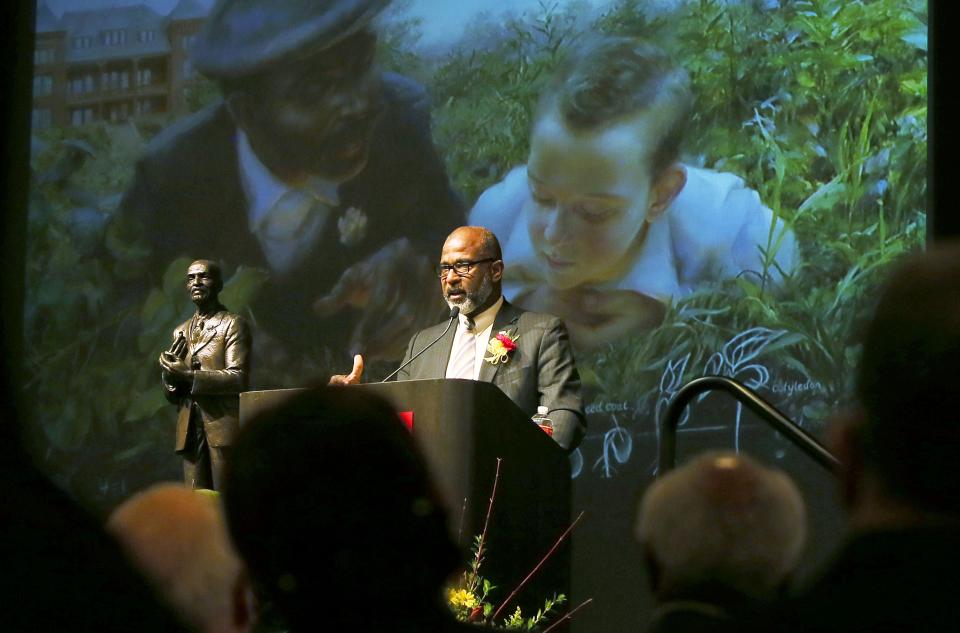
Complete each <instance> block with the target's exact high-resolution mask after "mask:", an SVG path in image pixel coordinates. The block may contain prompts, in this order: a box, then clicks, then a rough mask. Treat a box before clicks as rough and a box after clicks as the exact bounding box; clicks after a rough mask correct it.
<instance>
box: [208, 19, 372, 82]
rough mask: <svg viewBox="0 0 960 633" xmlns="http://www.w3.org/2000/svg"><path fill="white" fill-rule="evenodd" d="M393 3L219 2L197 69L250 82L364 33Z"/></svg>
mask: <svg viewBox="0 0 960 633" xmlns="http://www.w3.org/2000/svg"><path fill="white" fill-rule="evenodd" d="M389 1H390V0H219V1H218V2H217V4H216V6H214V7H213V9H212V10H211V11H210V15H209V17H208V18H207V21H206V24H204V28H203V31H201V33H200V36H199V37H198V38H197V41H196V44H195V45H194V48H193V51H192V56H193V64H194V67H195V68H196V69H197V70H199V71H200V72H201V73H203V74H205V75H207V76H208V77H212V78H229V77H244V76H247V75H251V74H255V73H259V72H261V71H265V70H268V69H270V68H271V67H273V66H276V65H278V64H282V63H284V62H287V61H289V60H292V59H300V58H303V57H308V56H310V55H312V54H314V53H317V52H320V51H322V50H324V49H326V48H329V47H331V46H333V45H334V44H336V43H338V42H340V41H341V40H343V39H344V38H346V37H349V36H350V35H352V34H354V33H356V32H357V31H359V30H360V29H362V28H364V27H365V26H366V25H367V24H369V22H370V21H371V20H372V19H373V18H374V17H375V16H376V15H377V14H378V13H380V11H382V10H383V9H384V7H386V6H387V4H388V3H389Z"/></svg>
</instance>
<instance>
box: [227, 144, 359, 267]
mask: <svg viewBox="0 0 960 633" xmlns="http://www.w3.org/2000/svg"><path fill="white" fill-rule="evenodd" d="M236 149H237V158H238V162H239V168H240V181H241V183H242V185H243V190H244V193H245V194H246V196H247V202H248V204H249V206H248V208H247V220H248V225H249V227H250V232H251V233H253V234H254V235H255V236H256V237H257V240H258V241H259V242H260V247H261V248H262V249H263V254H264V256H266V258H267V262H268V263H269V264H270V268H271V269H273V271H274V272H278V273H281V274H282V273H286V272H289V271H290V270H293V269H294V268H296V266H297V265H298V264H300V263H301V262H302V261H303V259H304V258H305V257H306V256H307V255H308V254H309V253H310V251H311V249H312V248H313V247H314V245H315V244H316V243H317V242H318V241H319V239H320V236H321V235H322V234H323V228H324V226H325V225H326V223H327V220H328V218H329V216H330V212H331V211H332V210H333V209H335V208H336V207H337V205H339V204H340V198H339V195H338V193H337V183H335V182H332V181H329V180H324V179H322V178H310V179H309V180H308V181H307V182H306V183H305V184H304V185H303V186H300V187H290V186H289V185H287V184H286V183H284V182H282V181H280V180H278V179H277V178H276V177H275V176H274V175H273V174H272V173H270V170H269V169H267V168H266V166H264V164H263V163H261V162H260V159H259V158H257V155H256V154H255V153H254V151H253V148H252V147H251V146H250V141H249V139H248V138H247V135H246V134H245V133H244V132H243V130H237V137H236Z"/></svg>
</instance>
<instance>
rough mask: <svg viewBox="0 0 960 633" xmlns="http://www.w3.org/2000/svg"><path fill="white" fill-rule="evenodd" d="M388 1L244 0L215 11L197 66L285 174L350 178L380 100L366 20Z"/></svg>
mask: <svg viewBox="0 0 960 633" xmlns="http://www.w3.org/2000/svg"><path fill="white" fill-rule="evenodd" d="M386 4H387V0H335V1H334V2H271V3H265V2H263V1H262V0H259V1H258V0H237V1H234V2H221V3H220V4H219V5H218V6H217V7H216V8H215V9H214V12H213V13H212V14H211V15H210V19H209V22H208V26H207V29H206V31H205V33H204V35H203V37H201V38H200V40H199V41H198V42H197V45H196V48H195V50H194V53H193V57H194V65H195V66H196V68H197V69H198V70H200V71H201V72H202V73H204V74H205V75H207V76H209V77H213V78H215V79H216V80H217V81H218V83H219V84H220V86H221V89H222V92H223V94H224V98H225V101H226V104H227V107H228V109H229V111H230V115H231V116H232V117H233V119H234V121H235V122H236V123H237V125H238V126H239V127H240V128H241V129H242V130H243V131H244V132H245V133H246V135H247V138H248V139H249V143H250V146H251V147H252V149H253V151H254V152H255V153H256V155H257V158H258V159H259V160H260V161H261V162H262V163H263V164H264V165H265V166H266V167H267V168H268V169H269V170H270V171H271V172H272V173H273V174H274V175H275V176H277V177H278V178H279V179H280V180H283V181H284V182H287V183H291V184H298V183H302V182H304V181H306V179H307V178H309V177H310V176H319V177H322V178H326V179H329V180H332V181H335V182H343V181H346V180H349V179H350V178H353V177H354V176H356V175H357V174H358V173H359V172H360V171H361V170H362V169H363V167H364V166H365V164H366V161H367V157H368V155H369V149H370V138H371V134H372V131H373V124H374V123H375V122H376V119H377V117H378V115H379V114H380V112H381V110H382V107H383V104H382V95H381V84H380V76H379V75H378V74H377V73H375V72H374V70H373V56H374V48H375V45H376V36H375V35H374V34H373V32H372V31H371V30H370V28H369V22H370V20H371V19H372V18H373V17H374V16H375V15H376V14H377V13H379V11H380V10H381V9H383V7H384V6H386ZM264 16H265V17H264Z"/></svg>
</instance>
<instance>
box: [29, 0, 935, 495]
mask: <svg viewBox="0 0 960 633" xmlns="http://www.w3.org/2000/svg"><path fill="white" fill-rule="evenodd" d="M646 4H647V3H644V2H640V1H639V0H623V1H621V2H619V3H615V4H613V5H611V6H610V8H609V9H608V10H607V11H606V13H605V14H603V15H601V16H599V17H598V18H596V19H595V20H594V22H593V23H589V22H587V21H586V20H585V18H584V17H583V16H584V15H585V12H584V10H583V6H581V5H577V4H570V5H557V4H548V3H544V4H541V5H540V7H539V9H538V10H535V11H533V12H532V13H529V14H527V15H526V16H524V17H521V18H516V19H513V20H512V21H508V22H507V23H505V24H501V23H499V22H497V21H496V20H493V19H492V18H489V17H487V18H483V19H478V21H477V23H476V24H474V25H471V27H468V33H469V37H468V38H467V39H465V40H464V41H463V42H462V43H461V44H460V45H458V46H456V47H454V49H453V50H452V51H451V52H449V53H445V54H444V55H443V56H442V57H440V58H427V57H424V56H422V55H419V54H416V52H415V50H414V49H413V48H412V46H413V45H414V44H415V43H416V42H417V40H418V33H419V29H421V28H424V27H423V25H421V24H419V23H417V22H416V21H409V20H408V21H405V22H397V23H394V24H392V25H390V26H388V29H387V33H386V35H385V37H384V38H383V48H382V50H381V61H382V63H383V64H384V66H386V67H388V68H390V69H393V70H398V71H400V72H403V73H406V74H409V75H411V76H414V77H416V78H417V79H419V80H420V81H422V82H424V83H425V84H426V85H427V87H428V89H429V91H430V93H431V96H432V98H433V121H434V138H435V141H436V144H437V146H438V148H439V149H440V151H441V152H442V153H443V154H444V157H445V159H446V161H447V165H448V170H449V173H450V177H451V179H452V180H453V182H454V185H455V187H456V188H457V189H458V190H459V191H461V192H462V193H463V194H464V197H465V198H466V199H467V200H468V201H473V200H474V199H475V198H476V196H477V195H479V193H480V192H482V191H483V190H484V188H486V187H488V186H489V185H491V184H493V183H495V182H496V181H498V180H499V179H500V178H501V177H502V176H503V175H504V174H505V173H506V172H507V171H508V170H509V169H510V168H511V167H513V166H515V165H517V164H520V163H522V162H523V161H524V160H525V158H526V153H527V149H528V147H527V143H528V130H529V127H530V123H531V116H532V113H533V110H534V106H535V103H536V99H537V95H538V93H539V91H540V89H541V87H542V86H543V83H544V81H545V80H546V79H547V77H548V76H549V74H550V71H551V69H552V68H553V67H554V66H555V65H556V63H557V62H558V60H559V59H560V58H561V57H562V55H563V53H564V51H565V50H566V49H567V48H568V47H570V46H572V45H575V44H576V43H577V41H579V40H580V39H581V38H582V37H584V35H583V33H586V32H589V31H600V32H605V33H616V34H624V35H632V36H640V37H645V38H649V39H651V40H653V41H655V42H657V43H659V44H660V45H662V46H663V47H665V48H666V49H667V50H669V51H671V52H672V53H673V54H674V55H675V57H676V58H677V59H678V60H679V61H681V62H682V63H683V64H684V66H685V67H686V68H687V69H688V71H689V73H690V75H691V78H692V81H693V86H694V92H695V94H696V97H697V103H696V108H695V114H694V117H693V121H692V122H691V125H690V127H689V133H688V137H687V143H686V146H685V148H684V156H685V160H687V161H688V162H690V163H693V164H698V165H703V166H706V167H709V168H716V169H721V170H724V171H730V172H734V173H736V174H738V175H741V176H743V177H744V178H745V179H746V181H747V183H748V184H749V185H750V186H751V187H753V188H754V189H756V190H757V191H758V192H759V194H760V197H761V199H762V200H763V201H764V202H765V204H767V205H768V206H769V207H770V208H771V209H773V211H774V212H775V213H776V214H777V215H778V216H779V217H781V218H783V219H784V220H785V221H786V222H787V224H788V225H789V226H791V227H792V229H793V230H794V231H795V233H796V235H797V238H798V241H799V244H800V247H801V251H802V260H803V262H804V263H803V265H802V267H801V268H800V269H799V270H798V271H797V272H796V273H795V274H794V275H792V276H791V277H789V278H788V279H787V280H786V281H785V283H784V284H783V287H782V288H780V289H778V290H777V291H776V292H773V291H772V290H771V289H770V288H768V287H765V286H764V285H763V284H762V283H760V282H759V281H757V280H754V279H750V278H740V279H737V280H734V281H730V282H726V283H724V284H720V285H719V286H717V287H715V288H709V289H705V290H704V291H703V292H701V293H698V294H697V295H695V296H693V297H690V298H688V299H685V300H683V301H681V302H677V303H676V304H674V305H672V306H671V307H670V309H669V312H668V315H667V319H666V321H665V322H664V323H663V325H661V326H660V327H659V328H657V329H656V330H655V331H653V332H652V333H650V334H647V335H644V336H642V337H637V338H636V339H635V340H624V341H622V342H620V343H619V344H618V345H616V346H609V347H608V348H606V349H602V350H600V351H598V352H595V353H593V354H591V355H590V356H587V357H581V358H580V359H579V360H580V364H581V368H582V373H583V374H584V377H585V379H586V380H587V382H588V383H589V384H590V385H591V386H592V387H593V388H594V389H596V390H597V391H598V392H599V393H602V394H604V395H605V396H606V397H609V399H610V400H630V401H636V402H639V403H640V405H641V407H642V408H643V409H644V410H645V411H647V412H649V415H648V416H646V417H645V418H644V420H638V421H635V424H637V425H638V428H639V425H641V424H644V423H647V424H649V421H650V420H651V419H652V415H653V412H654V410H655V409H656V407H657V404H658V400H659V399H662V397H663V395H664V393H668V392H669V391H670V388H675V387H676V386H679V384H682V382H684V381H686V380H689V379H691V378H694V377H696V376H699V375H701V374H702V373H703V371H704V368H705V367H707V366H710V367H712V368H714V369H716V370H718V371H725V372H727V373H736V372H737V371H739V372H741V377H742V378H749V376H748V375H747V374H746V373H744V372H746V371H747V370H746V369H744V368H745V367H748V365H747V364H745V363H744V362H741V363H740V364H739V365H738V364H737V362H739V361H738V359H740V360H742V359H744V358H747V357H749V359H750V361H751V362H756V363H762V364H763V365H764V367H765V368H766V369H767V370H769V372H771V374H776V375H777V376H780V377H790V378H791V379H793V380H796V381H811V382H814V383H819V384H820V385H821V386H822V389H817V390H808V391H803V392H798V393H795V394H792V395H791V396H790V397H789V398H787V399H785V400H784V397H783V396H781V397H780V398H781V400H783V408H784V410H785V411H786V412H787V413H788V414H790V415H792V416H794V417H796V418H798V419H801V420H802V421H804V422H805V423H806V424H809V425H811V426H812V427H813V428H818V425H819V424H821V423H822V422H823V420H824V418H825V415H826V413H827V412H829V411H831V410H833V409H835V408H836V407H837V406H838V405H841V404H843V403H845V402H846V401H847V399H848V398H849V394H850V380H851V379H852V375H853V373H852V371H851V370H852V368H853V366H854V364H855V362H856V360H857V357H858V353H859V351H858V346H857V340H856V333H857V332H858V331H859V330H860V329H861V326H862V324H863V322H864V319H865V318H866V315H867V314H868V311H869V308H870V304H871V297H872V296H873V295H874V294H875V289H876V287H877V284H878V282H879V281H880V279H881V276H882V273H883V271H884V270H885V268H886V267H887V266H888V265H889V264H890V263H891V262H892V261H893V260H895V259H896V258H897V257H899V256H900V255H902V254H903V253H904V252H907V251H909V250H913V249H916V248H919V247H921V245H922V244H923V241H924V239H925V234H926V226H925V208H926V206H925V198H926V151H927V146H926V142H927V138H926V130H927V110H926V78H927V71H926V66H927V51H926V19H927V18H926V8H925V6H926V5H925V3H923V2H919V1H916V0H913V1H911V2H906V3H905V2H902V1H899V0H878V1H875V2H847V1H842V0H830V1H822V2H803V1H794V2H786V3H782V4H783V6H782V7H781V8H774V9H762V8H758V7H759V5H760V3H753V2H744V3H727V2H717V1H708V0H703V1H701V2H686V3H678V6H677V8H675V9H673V10H672V11H671V12H669V13H663V14H659V15H656V16H646V15H644V14H643V12H642V10H641V8H642V7H643V6H644V5H646ZM214 95H215V92H214V91H213V89H212V87H211V86H209V85H203V86H201V87H199V88H197V89H196V90H195V93H194V94H192V95H191V96H190V99H189V102H190V104H191V107H194V108H199V107H201V106H202V105H203V104H205V103H209V102H210V100H211V99H213V98H215V97H214ZM169 121H170V119H142V120H137V121H135V122H133V123H126V124H123V125H118V126H114V125H106V124H93V125H89V126H85V127H81V128H69V129H65V130H56V129H54V130H45V131H43V132H42V133H39V134H38V135H37V138H36V139H35V151H34V155H33V163H32V168H33V176H34V180H33V186H32V192H31V193H32V195H31V202H30V211H29V213H30V216H29V217H30V222H29V234H28V244H27V248H28V272H27V288H28V291H27V292H28V294H27V303H26V332H25V336H26V349H27V354H28V355H27V358H26V367H27V372H28V381H27V384H26V386H25V389H26V393H27V395H28V398H29V399H30V401H31V402H32V403H33V404H34V406H35V409H36V411H35V414H36V422H37V424H36V425H35V427H36V437H35V438H34V440H35V441H37V442H39V444H40V445H41V446H42V447H43V449H42V450H41V451H40V457H41V458H42V459H43V460H44V461H45V463H46V464H47V466H48V468H49V469H50V470H51V471H52V473H53V474H54V475H55V476H56V477H57V478H58V480H59V481H60V482H61V483H63V484H64V485H66V486H67V487H68V488H70V489H71V490H73V491H75V492H77V493H78V494H81V495H82V496H85V497H88V498H91V499H94V500H96V501H97V502H99V503H100V504H102V505H104V506H109V505H110V504H112V503H113V502H115V501H116V500H117V499H118V498H119V497H120V496H122V495H123V492H124V491H123V490H122V489H117V488H115V487H111V486H109V485H106V483H105V482H109V481H110V480H111V479H116V478H117V476H118V475H117V474H118V473H124V475H123V477H122V478H126V479H130V480H131V482H132V483H131V485H136V482H137V481H141V480H142V481H147V480H152V479H157V478H159V477H161V476H168V477H175V476H176V475H177V470H176V469H177V463H176V460H174V459H173V458H172V454H171V451H172V442H173V429H172V427H173V411H172V409H171V408H170V407H168V405H166V403H165V401H164V400H163V398H162V394H161V391H160V389H159V386H158V385H159V375H158V369H157V366H156V362H155V359H156V357H157V356H158V354H159V353H160V351H161V350H162V349H165V348H166V347H167V346H168V345H169V340H168V337H169V336H170V332H171V330H172V329H173V327H174V326H175V325H176V324H177V323H179V322H180V321H181V320H183V319H186V318H187V317H188V316H189V314H190V312H191V306H190V304H189V302H188V300H187V295H186V293H185V292H184V291H183V288H182V279H181V277H182V271H183V264H184V263H183V262H181V263H180V264H181V265H180V266H179V267H176V266H171V268H170V270H169V271H168V274H167V276H166V278H165V280H164V283H163V286H162V287H157V288H153V289H152V290H151V291H150V292H149V293H148V294H147V295H146V299H144V296H145V295H144V294H142V293H139V294H138V291H137V285H138V284H140V283H141V282H140V279H141V278H142V277H141V273H142V271H140V270H139V268H138V262H139V260H140V258H141V255H142V252H143V251H142V249H143V244H138V243H136V241H135V240H130V239H129V237H124V236H123V234H122V233H121V232H120V231H118V230H116V227H115V225H114V224H113V223H111V219H112V214H113V212H114V211H115V209H116V205H117V202H118V199H119V195H120V194H121V193H122V192H123V190H124V189H125V188H126V186H127V183H128V182H129V179H130V178H131V176H132V168H133V164H134V161H135V158H136V156H138V155H139V153H140V152H141V151H142V149H143V147H144V144H145V143H146V141H147V140H149V138H150V137H152V135H153V134H155V133H156V132H157V131H159V130H160V129H162V128H163V126H164V125H166V124H167V123H169ZM776 246H777V243H776V239H775V236H772V237H771V240H770V244H769V246H768V249H767V250H768V252H767V255H768V257H769V258H771V260H772V255H773V253H774V252H775V249H776ZM264 281H265V277H264V275H263V274H262V273H260V272H258V271H251V270H241V271H238V273H237V275H236V276H235V277H234V278H233V279H231V280H229V281H228V283H227V287H226V289H225V290H224V302H225V303H226V304H227V305H228V306H229V307H230V309H231V310H234V311H241V312H242V311H243V310H244V309H245V307H246V306H247V305H248V304H249V303H250V302H251V301H252V300H253V299H254V298H255V296H256V293H257V289H258V288H259V287H260V285H261V284H263V283H264ZM141 291H142V289H141ZM745 332H747V333H749V334H750V336H746V337H744V336H742V335H743V333H745ZM738 335H741V337H740V338H737V336H738ZM131 341H132V343H131ZM738 345H739V346H738ZM124 346H125V347H124ZM751 346H752V347H751ZM730 357H734V358H730ZM711 359H713V360H711ZM728 361H730V362H728ZM733 361H736V362H733ZM711 363H712V364H711ZM665 387H666V388H665ZM768 395H769V394H768ZM774 400H777V398H776V397H774ZM600 430H601V431H602V429H600ZM591 457H592V456H588V457H587V458H588V459H590V458H591Z"/></svg>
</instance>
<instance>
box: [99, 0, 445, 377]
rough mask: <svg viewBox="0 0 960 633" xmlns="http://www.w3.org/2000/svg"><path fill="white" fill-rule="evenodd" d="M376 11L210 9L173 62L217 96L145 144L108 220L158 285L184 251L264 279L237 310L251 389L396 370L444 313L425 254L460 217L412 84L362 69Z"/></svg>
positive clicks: (418, 89)
mask: <svg viewBox="0 0 960 633" xmlns="http://www.w3.org/2000/svg"><path fill="white" fill-rule="evenodd" d="M387 4H388V0H325V1H323V2H312V1H307V0H218V2H217V3H216V5H215V6H214V7H213V8H212V9H211V11H210V14H209V15H208V17H207V19H206V21H205V22H204V25H203V29H202V31H201V32H200V34H199V35H198V36H197V39H196V41H195V43H194V45H193V46H192V48H191V52H190V54H191V61H192V64H193V67H194V68H195V69H196V70H198V71H199V72H200V73H202V74H203V75H204V76H206V77H208V78H209V79H211V80H212V81H213V82H215V83H216V85H217V86H218V87H219V89H220V92H221V95H222V101H220V102H217V103H213V104H211V105H210V106H209V107H207V108H205V109H203V110H201V111H199V112H196V113H195V114H193V115H190V116H189V117H187V118H186V119H184V120H181V121H178V122H177V123H175V124H174V125H172V126H170V127H169V128H168V129H167V130H164V131H163V132H161V133H160V134H159V135H157V137H156V138H155V139H154V140H153V141H152V142H151V144H150V146H149V147H148V149H147V151H146V153H145V154H144V156H143V157H142V158H141V159H140V161H139V163H138V165H137V171H136V174H135V177H134V181H133V184H132V185H131V187H130V189H129V190H128V191H127V193H126V194H125V196H124V199H123V201H122V203H121V209H120V213H118V214H117V215H118V217H120V218H122V220H123V221H124V222H126V223H127V226H128V227H129V232H130V233H131V234H132V236H133V237H134V238H137V237H139V238H143V237H144V236H146V237H148V238H149V243H148V244H147V245H146V246H147V248H149V249H150V250H151V257H150V258H149V260H148V261H146V263H145V264H144V267H145V268H147V269H148V270H147V271H146V272H147V273H148V274H149V275H152V276H153V277H154V280H155V283H157V284H159V282H160V281H161V280H162V275H163V273H164V271H165V270H166V269H167V268H168V267H169V266H170V265H171V262H173V261H174V260H175V259H176V258H177V257H182V256H184V255H187V256H189V257H195V256H197V255H194V253H200V254H203V256H205V257H212V258H215V259H217V260H220V261H223V262H224V274H225V276H226V278H227V279H229V278H230V275H231V274H232V272H233V271H234V270H235V269H236V268H238V267H239V266H244V267H249V268H257V269H261V270H265V271H266V272H268V273H269V282H268V283H266V284H263V285H262V286H261V287H260V289H259V290H258V294H257V295H256V296H255V297H254V299H253V302H252V306H251V310H252V317H253V318H252V319H251V321H252V322H254V323H255V324H256V327H257V330H258V332H257V337H256V340H258V341H259V343H258V345H259V346H260V349H259V350H257V351H255V355H256V356H257V358H258V359H260V360H258V366H259V367H260V368H261V371H259V372H258V375H259V376H267V377H270V380H269V381H268V383H267V385H268V386H293V385H294V384H302V381H303V379H304V378H303V376H304V372H305V371H307V372H309V371H316V369H315V365H316V362H317V359H325V358H337V357H338V356H339V357H341V358H346V357H347V354H348V353H357V352H363V353H365V354H366V355H368V356H369V357H371V358H375V359H376V358H379V359H385V360H395V359H397V358H399V357H400V355H401V354H402V352H403V346H402V341H404V340H406V339H407V338H409V336H410V335H411V334H412V333H413V332H414V331H416V329H418V328H419V327H422V326H423V325H425V324H427V323H430V322H433V321H434V320H435V319H436V318H437V316H438V315H439V314H441V313H442V312H443V305H442V303H441V302H439V301H437V300H436V297H435V296H434V293H433V292H432V289H433V286H434V285H435V280H434V279H433V274H432V259H433V255H434V253H436V251H437V249H439V246H440V245H441V244H442V243H443V239H444V237H445V236H446V235H447V233H449V231H450V230H452V229H453V228H454V227H456V226H458V225H460V224H462V223H463V219H464V210H463V205H462V202H461V200H460V198H459V197H458V196H457V195H456V194H455V193H454V192H453V191H452V190H451V188H450V184H449V180H448V178H447V175H446V170H445V168H444V166H443V163H442V161H441V160H440V157H439V156H438V154H437V152H436V150H435V149H434V147H433V141H432V138H431V133H430V112H429V99H428V97H427V93H426V90H425V89H424V88H423V86H421V85H420V84H418V83H416V82H415V81H413V80H411V79H409V78H406V77H403V76H400V75H397V74H395V73H390V72H383V71H381V70H380V69H378V68H377V67H376V65H375V64H374V57H375V51H376V43H377V37H376V33H375V25H374V18H376V17H377V16H378V14H380V13H381V12H382V11H383V9H384V8H385V7H386V5H387ZM311 368H314V369H311ZM261 386H263V385H261Z"/></svg>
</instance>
